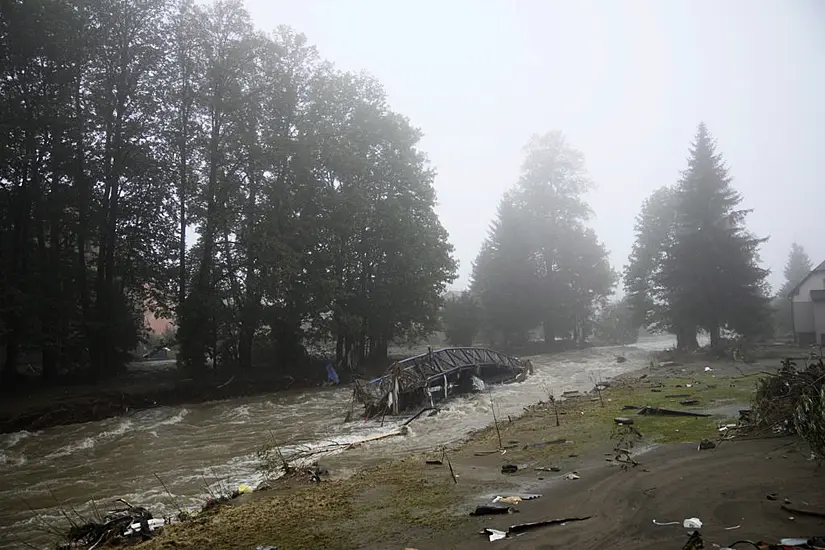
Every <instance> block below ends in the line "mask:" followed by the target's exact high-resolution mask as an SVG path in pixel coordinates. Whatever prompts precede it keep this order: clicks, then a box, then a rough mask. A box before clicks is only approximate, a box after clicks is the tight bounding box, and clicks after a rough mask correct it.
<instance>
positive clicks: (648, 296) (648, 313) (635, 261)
mask: <svg viewBox="0 0 825 550" xmlns="http://www.w3.org/2000/svg"><path fill="white" fill-rule="evenodd" d="M675 228H676V190H675V189H674V187H670V186H666V187H661V188H659V189H657V190H656V191H654V192H653V193H652V194H651V195H650V196H649V197H648V198H647V199H645V201H644V203H643V204H642V210H641V212H640V213H639V215H638V216H637V217H636V227H635V232H636V241H635V242H634V243H633V249H632V251H631V253H630V257H629V259H628V260H629V261H628V265H627V266H626V267H625V270H624V285H625V290H626V291H627V305H628V308H629V309H630V310H631V312H632V314H633V322H634V324H635V326H637V327H639V326H644V327H646V328H647V329H648V330H651V331H654V332H669V333H672V334H675V335H676V345H677V347H678V348H679V349H695V348H697V347H698V346H699V344H698V342H697V339H696V325H695V324H692V323H691V322H690V321H688V320H687V319H685V318H684V317H682V316H679V315H672V314H671V313H672V311H671V308H670V307H669V304H668V300H667V299H668V295H667V290H666V289H664V288H662V287H661V286H660V285H659V284H658V282H659V281H660V279H661V277H660V274H661V272H662V269H663V264H664V260H665V258H666V254H665V253H666V251H667V249H668V247H669V245H670V243H671V242H672V241H673V238H674V230H675Z"/></svg>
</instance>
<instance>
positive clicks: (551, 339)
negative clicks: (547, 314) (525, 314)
mask: <svg viewBox="0 0 825 550" xmlns="http://www.w3.org/2000/svg"><path fill="white" fill-rule="evenodd" d="M542 327H543V328H544V343H545V344H547V345H550V346H552V345H553V344H554V343H555V341H556V330H555V328H554V327H553V322H552V321H545V322H544V323H542Z"/></svg>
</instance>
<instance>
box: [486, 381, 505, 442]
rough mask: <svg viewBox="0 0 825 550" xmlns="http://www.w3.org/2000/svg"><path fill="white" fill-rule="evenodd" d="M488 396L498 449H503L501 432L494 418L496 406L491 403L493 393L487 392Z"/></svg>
mask: <svg viewBox="0 0 825 550" xmlns="http://www.w3.org/2000/svg"><path fill="white" fill-rule="evenodd" d="M488 393H489V394H490V409H492V411H493V424H495V425H496V435H497V436H498V448H499V449H503V448H504V445H503V444H502V442H501V430H499V429H498V419H497V418H496V404H495V403H494V402H493V391H492V390H488Z"/></svg>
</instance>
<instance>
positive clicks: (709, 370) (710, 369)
mask: <svg viewBox="0 0 825 550" xmlns="http://www.w3.org/2000/svg"><path fill="white" fill-rule="evenodd" d="M705 372H713V369H712V368H710V367H705Z"/></svg>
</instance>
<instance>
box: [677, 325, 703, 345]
mask: <svg viewBox="0 0 825 550" xmlns="http://www.w3.org/2000/svg"><path fill="white" fill-rule="evenodd" d="M676 348H677V349H680V350H685V351H692V350H695V349H698V348H699V342H698V341H697V339H696V327H690V328H686V327H680V328H679V329H677V331H676Z"/></svg>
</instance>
